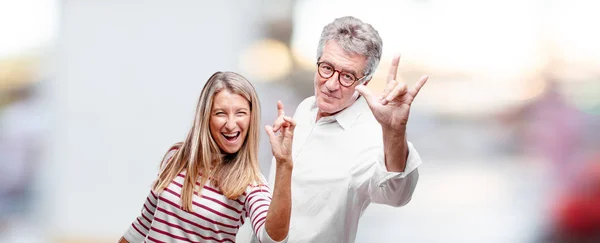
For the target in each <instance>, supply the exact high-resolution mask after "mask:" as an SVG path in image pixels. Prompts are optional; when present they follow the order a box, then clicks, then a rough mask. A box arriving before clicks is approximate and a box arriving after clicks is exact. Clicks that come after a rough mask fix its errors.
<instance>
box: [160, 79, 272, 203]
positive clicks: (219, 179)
mask: <svg viewBox="0 0 600 243" xmlns="http://www.w3.org/2000/svg"><path fill="white" fill-rule="evenodd" d="M222 90H228V91H230V92H232V93H235V94H239V95H241V96H242V97H244V98H246V100H248V102H249V104H250V125H249V127H248V134H247V135H246V139H245V140H244V143H243V145H242V147H241V148H240V150H239V151H238V152H237V153H235V154H231V155H222V153H221V150H220V148H219V146H218V145H217V143H216V142H215V140H214V139H213V137H212V136H211V134H210V129H209V121H210V117H211V110H212V107H213V98H214V96H215V95H216V94H217V93H218V92H220V91H222ZM259 126H260V104H259V101H258V96H257V95H256V91H255V90H254V87H253V86H252V84H250V82H249V81H248V80H247V79H246V78H244V77H243V76H242V75H240V74H237V73H234V72H216V73H215V74H213V75H212V76H211V77H210V78H209V79H208V81H207V82H206V84H205V85H204V88H203V89H202V93H201V94H200V98H199V100H198V105H197V107H196V115H195V117H194V123H193V126H192V128H191V129H190V131H189V133H188V135H187V137H186V139H185V141H183V142H179V143H176V144H175V145H173V147H172V148H171V149H170V150H169V152H167V154H165V158H164V159H163V162H162V163H161V168H163V169H162V170H161V172H160V173H159V175H158V179H157V180H156V182H155V183H154V185H153V190H154V192H156V193H160V192H162V190H164V189H165V188H166V187H167V186H169V184H170V183H171V182H172V181H173V179H175V177H176V176H177V175H178V174H179V173H181V172H182V171H184V170H186V171H187V173H186V174H185V179H184V182H183V186H182V189H181V201H182V206H183V209H184V210H185V211H188V212H190V211H192V198H193V193H194V192H196V193H198V196H200V192H201V190H202V187H203V186H204V185H205V184H206V182H207V180H209V179H210V183H212V185H213V186H214V187H217V188H218V189H219V190H220V191H221V193H223V195H225V196H226V197H227V198H229V199H232V200H235V199H237V198H238V197H239V196H240V195H242V194H243V193H244V192H245V191H246V188H247V186H248V185H256V184H259V183H262V180H261V178H262V177H261V174H260V168H259V165H258V141H259V140H258V139H259ZM173 150H175V152H174V153H173V155H172V156H168V155H169V154H170V152H171V151H173ZM198 176H201V177H202V179H201V182H200V184H199V185H200V186H197V185H196V182H197V181H198Z"/></svg>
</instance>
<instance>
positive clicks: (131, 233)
mask: <svg viewBox="0 0 600 243" xmlns="http://www.w3.org/2000/svg"><path fill="white" fill-rule="evenodd" d="M157 201H158V196H157V195H156V194H155V193H154V192H152V190H151V191H150V194H148V197H147V198H146V201H145V202H144V206H143V207H142V212H141V215H140V216H138V217H137V218H136V219H135V220H134V221H133V223H132V224H131V226H130V227H129V229H128V230H127V232H125V234H124V235H123V237H124V238H125V239H126V240H127V241H128V242H130V243H137V242H143V241H144V239H145V238H146V235H147V234H148V231H150V225H151V224H152V220H153V218H154V211H155V210H156V203H157Z"/></svg>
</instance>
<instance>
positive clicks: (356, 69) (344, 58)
mask: <svg viewBox="0 0 600 243" xmlns="http://www.w3.org/2000/svg"><path fill="white" fill-rule="evenodd" d="M319 62H325V63H328V64H329V65H331V66H332V67H333V69H335V70H337V71H341V72H349V73H353V74H354V76H355V77H356V78H362V77H363V73H364V68H365V65H366V62H367V58H366V57H365V56H362V55H359V54H351V55H349V54H348V53H346V52H345V51H344V50H343V49H342V48H341V47H340V46H339V45H338V44H337V42H336V41H333V40H331V41H328V42H327V43H325V46H324V48H323V54H322V55H321V59H319ZM339 75H340V72H335V73H334V74H333V76H331V77H330V78H327V79H326V78H323V77H321V75H319V72H318V71H317V72H315V80H314V81H315V97H316V100H317V106H318V108H319V116H318V117H323V116H330V115H334V114H336V113H338V112H340V111H341V110H343V109H345V108H346V107H348V106H350V105H351V104H352V103H353V102H354V101H356V98H357V97H358V92H355V91H354V87H356V86H357V85H358V84H360V81H356V82H354V84H352V85H351V86H349V87H344V86H342V85H340V83H339V81H338V78H339Z"/></svg>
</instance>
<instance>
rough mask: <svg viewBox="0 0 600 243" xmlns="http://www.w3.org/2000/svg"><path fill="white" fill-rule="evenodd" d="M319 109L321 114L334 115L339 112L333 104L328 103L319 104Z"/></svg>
mask: <svg viewBox="0 0 600 243" xmlns="http://www.w3.org/2000/svg"><path fill="white" fill-rule="evenodd" d="M317 107H318V108H319V112H321V113H326V114H334V113H336V112H338V110H337V109H335V108H334V107H333V106H332V105H331V104H329V103H326V102H317Z"/></svg>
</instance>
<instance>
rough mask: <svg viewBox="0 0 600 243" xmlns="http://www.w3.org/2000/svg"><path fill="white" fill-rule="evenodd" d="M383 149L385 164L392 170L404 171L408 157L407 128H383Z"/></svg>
mask: <svg viewBox="0 0 600 243" xmlns="http://www.w3.org/2000/svg"><path fill="white" fill-rule="evenodd" d="M383 151H384V154H385V166H386V168H387V170H388V171H390V172H404V170H405V169H406V160H407V159H408V142H407V141H406V129H402V130H392V129H385V128H384V129H383Z"/></svg>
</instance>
